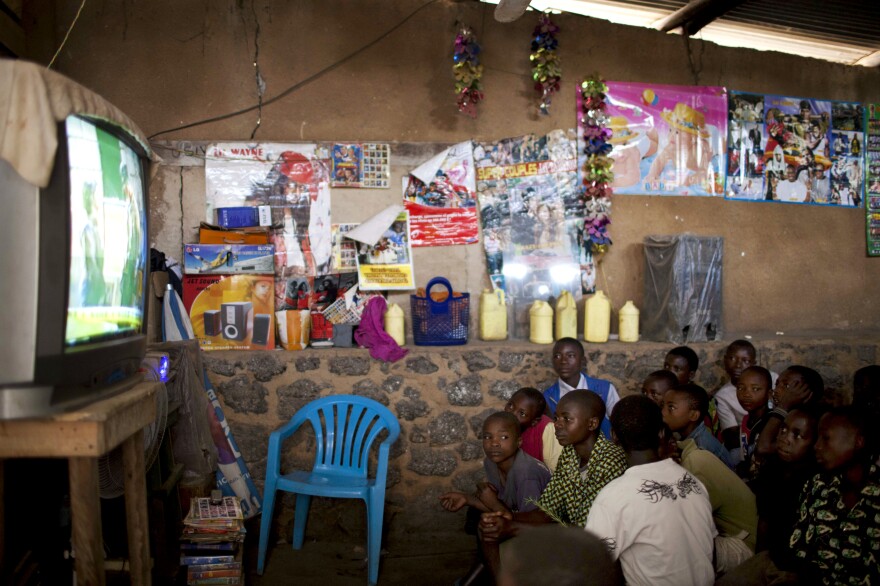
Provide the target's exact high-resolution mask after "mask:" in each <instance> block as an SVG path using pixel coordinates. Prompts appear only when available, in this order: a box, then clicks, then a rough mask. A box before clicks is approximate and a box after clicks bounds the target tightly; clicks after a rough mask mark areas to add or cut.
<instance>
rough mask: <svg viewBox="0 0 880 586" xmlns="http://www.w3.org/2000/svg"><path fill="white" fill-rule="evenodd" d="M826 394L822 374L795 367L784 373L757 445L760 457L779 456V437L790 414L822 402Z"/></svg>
mask: <svg viewBox="0 0 880 586" xmlns="http://www.w3.org/2000/svg"><path fill="white" fill-rule="evenodd" d="M824 392H825V382H824V381H823V380H822V375H820V374H819V373H818V372H816V371H815V370H813V369H812V368H807V367H806V366H800V365H797V364H796V365H793V366H789V367H788V368H786V369H785V370H783V371H782V374H781V375H779V379H777V381H776V388H775V389H773V394H772V398H773V403H774V405H775V406H774V407H773V409H772V410H771V411H770V412H769V413H768V417H769V419H768V420H767V424H766V425H765V426H764V431H763V433H762V434H761V437H760V438H759V439H758V443H757V444H756V446H755V449H756V452H757V454H758V457H765V456H768V455H772V454H775V453H776V437H777V436H778V435H779V429H780V428H781V427H782V423H783V421H785V417H786V416H787V415H788V412H789V411H791V410H792V409H794V408H795V407H798V406H802V405H810V404H815V403H818V402H819V401H821V399H822V395H823V393H824Z"/></svg>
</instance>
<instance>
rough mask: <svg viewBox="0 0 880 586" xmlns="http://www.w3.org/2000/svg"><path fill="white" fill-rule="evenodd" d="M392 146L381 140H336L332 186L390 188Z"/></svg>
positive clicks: (333, 154)
mask: <svg viewBox="0 0 880 586" xmlns="http://www.w3.org/2000/svg"><path fill="white" fill-rule="evenodd" d="M390 154H391V146H390V145H388V144H377V143H362V144H361V143H354V144H352V143H346V144H338V143H337V144H334V145H333V147H332V149H331V150H330V160H331V162H332V164H333V171H332V173H331V175H330V177H331V180H330V185H331V186H332V187H364V188H368V189H369V188H372V189H387V188H388V186H389V181H390V177H391V162H390Z"/></svg>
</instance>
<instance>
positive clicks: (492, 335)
mask: <svg viewBox="0 0 880 586" xmlns="http://www.w3.org/2000/svg"><path fill="white" fill-rule="evenodd" d="M480 339H481V340H506V339H507V305H506V304H505V303H504V291H503V290H501V289H498V290H496V291H492V290H490V289H483V293H482V294H481V295H480Z"/></svg>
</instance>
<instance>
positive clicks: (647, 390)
mask: <svg viewBox="0 0 880 586" xmlns="http://www.w3.org/2000/svg"><path fill="white" fill-rule="evenodd" d="M677 386H678V379H677V378H676V377H675V375H674V374H672V373H671V372H670V371H668V370H655V371H654V372H652V373H651V374H649V375H648V376H647V378H645V382H643V383H642V394H643V395H644V396H646V397H648V398H649V399H651V400H652V401H654V402H655V403H657V406H658V407H660V408H661V409H662V408H663V397H664V395H666V392H667V391H668V390H669V389H672V388H674V387H677Z"/></svg>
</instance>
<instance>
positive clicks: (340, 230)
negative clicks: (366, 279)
mask: <svg viewBox="0 0 880 586" xmlns="http://www.w3.org/2000/svg"><path fill="white" fill-rule="evenodd" d="M358 226H360V224H331V226H330V241H331V244H332V246H333V272H334V273H356V272H357V242H355V241H354V240H349V239H348V238H346V237H345V235H346V234H348V233H349V232H350V231H351V230H354V229H355V228H357V227H358Z"/></svg>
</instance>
